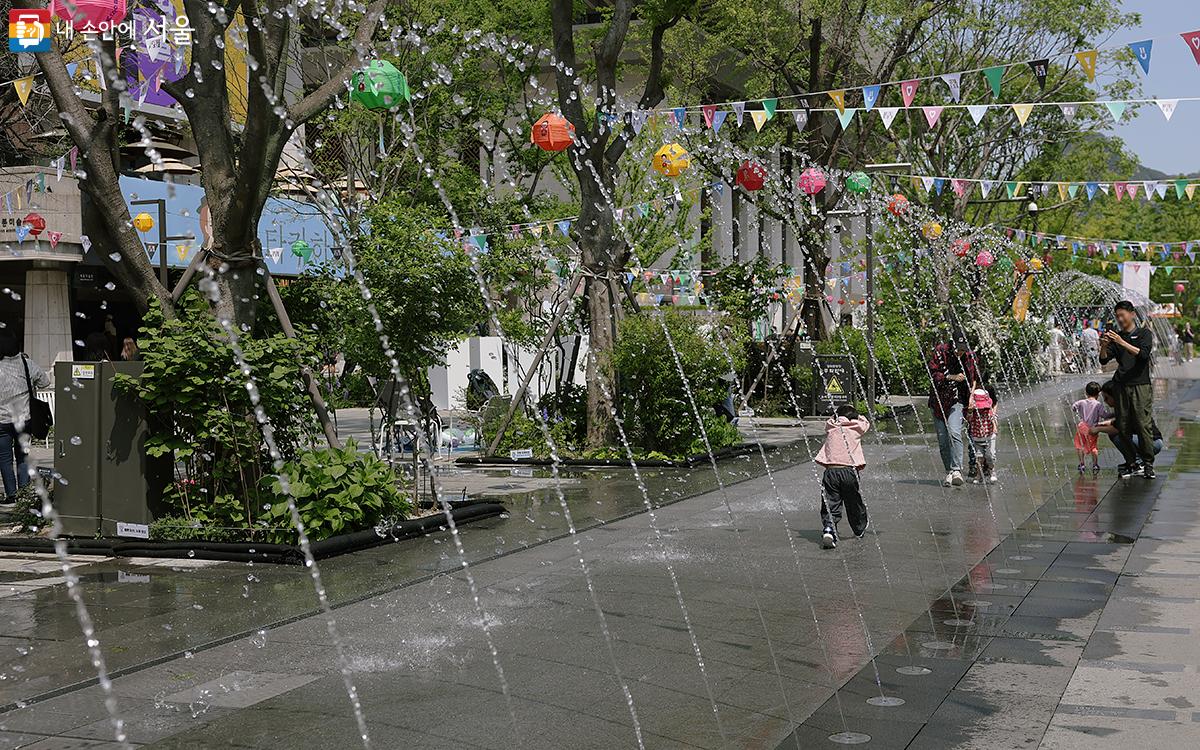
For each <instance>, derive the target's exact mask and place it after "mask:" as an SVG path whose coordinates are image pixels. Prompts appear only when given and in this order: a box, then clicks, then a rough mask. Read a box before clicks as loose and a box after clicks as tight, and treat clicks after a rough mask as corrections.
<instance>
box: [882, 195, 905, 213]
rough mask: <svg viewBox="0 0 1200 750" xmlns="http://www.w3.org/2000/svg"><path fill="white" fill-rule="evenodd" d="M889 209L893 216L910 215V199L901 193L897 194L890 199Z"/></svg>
mask: <svg viewBox="0 0 1200 750" xmlns="http://www.w3.org/2000/svg"><path fill="white" fill-rule="evenodd" d="M887 209H888V211H889V212H890V213H891V214H892V215H893V216H903V215H904V214H906V213H908V198H905V197H904V196H903V195H901V194H900V193H896V194H895V195H893V196H892V197H891V198H888V207H887Z"/></svg>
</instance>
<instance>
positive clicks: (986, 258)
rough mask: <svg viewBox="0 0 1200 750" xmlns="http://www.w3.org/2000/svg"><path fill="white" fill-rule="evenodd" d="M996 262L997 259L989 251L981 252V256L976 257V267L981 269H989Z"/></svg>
mask: <svg viewBox="0 0 1200 750" xmlns="http://www.w3.org/2000/svg"><path fill="white" fill-rule="evenodd" d="M995 262H996V259H995V258H994V257H993V256H992V254H991V253H989V252H988V251H987V250H980V251H979V255H976V256H975V265H977V266H979V267H980V268H987V267H988V266H990V265H992V263H995Z"/></svg>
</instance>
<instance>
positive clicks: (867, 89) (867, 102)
mask: <svg viewBox="0 0 1200 750" xmlns="http://www.w3.org/2000/svg"><path fill="white" fill-rule="evenodd" d="M880 88H881V87H880V86H863V90H862V92H863V109H865V110H866V111H868V112H870V111H871V107H874V106H875V102H877V101H879V91H880Z"/></svg>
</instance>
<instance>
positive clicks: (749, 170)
mask: <svg viewBox="0 0 1200 750" xmlns="http://www.w3.org/2000/svg"><path fill="white" fill-rule="evenodd" d="M733 181H734V183H735V184H737V185H738V186H740V187H741V188H742V189H743V190H748V191H749V192H751V193H753V192H754V191H756V190H762V187H763V185H765V184H767V168H766V167H764V166H763V165H761V164H759V163H758V162H753V161H750V160H746V161H744V162H742V166H740V167H738V170H737V174H736V175H734V178H733Z"/></svg>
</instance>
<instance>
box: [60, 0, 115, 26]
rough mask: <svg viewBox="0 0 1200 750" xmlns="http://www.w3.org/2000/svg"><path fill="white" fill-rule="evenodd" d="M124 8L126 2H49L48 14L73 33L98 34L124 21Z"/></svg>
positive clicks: (95, 0) (112, 0)
mask: <svg viewBox="0 0 1200 750" xmlns="http://www.w3.org/2000/svg"><path fill="white" fill-rule="evenodd" d="M125 6H126V0H50V13H51V15H55V16H58V17H59V18H61V19H63V20H64V21H69V22H70V24H71V28H72V29H74V30H75V31H91V32H100V31H107V30H110V29H112V27H113V26H115V25H116V24H118V23H120V22H121V21H123V20H125V13H126V7H125Z"/></svg>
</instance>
